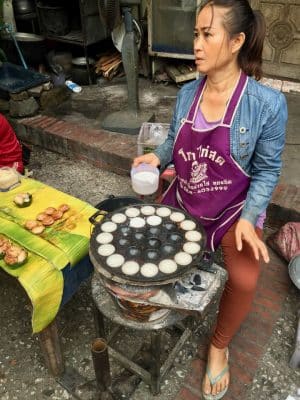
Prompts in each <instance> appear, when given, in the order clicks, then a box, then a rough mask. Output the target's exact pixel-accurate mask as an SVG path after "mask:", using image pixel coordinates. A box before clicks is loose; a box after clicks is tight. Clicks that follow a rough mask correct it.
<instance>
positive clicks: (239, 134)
mask: <svg viewBox="0 0 300 400" xmlns="http://www.w3.org/2000/svg"><path fill="white" fill-rule="evenodd" d="M200 82H201V79H198V80H195V81H192V82H189V83H187V84H186V85H184V86H183V87H182V88H181V90H180V91H179V93H178V96H177V102H176V106H175V110H174V114H173V118H172V121H171V125H170V130H169V133H168V137H167V139H166V141H165V142H164V143H163V144H162V145H160V146H158V147H157V148H156V150H155V151H154V153H155V154H156V155H157V156H158V158H159V159H160V162H161V168H162V169H163V168H164V167H165V166H166V165H167V164H168V163H169V162H171V161H172V150H173V143H174V139H175V137H176V135H177V133H178V130H179V128H180V125H181V124H182V122H183V120H184V119H185V118H186V117H187V114H188V110H189V108H190V106H191V103H192V101H193V99H194V96H195V93H196V90H197V89H198V86H199V84H200ZM286 122H287V104H286V99H285V97H284V95H283V94H282V93H281V92H279V91H277V90H275V89H272V88H269V87H267V86H264V85H262V84H260V83H259V82H257V81H255V80H254V79H252V78H250V77H249V81H248V84H247V87H246V90H245V92H244V94H243V96H242V99H241V102H240V104H239V106H238V109H237V112H236V114H235V116H234V120H233V124H232V126H231V129H230V148H231V154H232V156H233V158H234V159H235V160H236V162H237V163H238V164H239V165H240V166H241V168H242V169H243V170H244V171H245V172H246V173H247V174H249V175H250V176H251V184H250V188H249V191H248V195H247V198H246V202H245V206H244V208H243V211H242V215H241V218H245V219H247V220H248V221H250V222H251V223H252V224H253V225H255V224H256V222H257V219H258V217H259V215H261V214H262V213H263V212H264V211H265V210H266V208H267V206H268V204H269V201H270V199H271V197H272V193H273V190H274V188H275V186H276V184H277V182H278V178H279V175H280V170H281V165H282V162H281V154H282V151H283V148H284V144H285V129H286Z"/></svg>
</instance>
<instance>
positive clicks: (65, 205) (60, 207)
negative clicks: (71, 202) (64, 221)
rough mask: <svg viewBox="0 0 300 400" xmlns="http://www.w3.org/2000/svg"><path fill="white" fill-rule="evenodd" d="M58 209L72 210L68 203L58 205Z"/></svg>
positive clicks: (63, 210) (62, 210)
mask: <svg viewBox="0 0 300 400" xmlns="http://www.w3.org/2000/svg"><path fill="white" fill-rule="evenodd" d="M58 210H59V211H61V212H63V213H65V212H66V211H69V210H70V207H69V206H68V204H61V205H60V206H59V207H58Z"/></svg>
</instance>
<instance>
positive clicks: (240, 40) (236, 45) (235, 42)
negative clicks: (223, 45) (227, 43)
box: [231, 32, 246, 54]
mask: <svg viewBox="0 0 300 400" xmlns="http://www.w3.org/2000/svg"><path fill="white" fill-rule="evenodd" d="M245 40H246V35H245V34H244V32H241V33H239V34H237V35H235V36H234V38H233V39H232V40H231V42H232V47H231V50H232V54H235V53H238V52H239V51H240V49H241V48H242V46H243V44H244V43H245Z"/></svg>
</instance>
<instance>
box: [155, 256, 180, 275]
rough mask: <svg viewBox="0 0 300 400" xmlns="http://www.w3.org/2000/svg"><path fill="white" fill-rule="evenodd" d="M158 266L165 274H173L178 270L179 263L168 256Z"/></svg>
mask: <svg viewBox="0 0 300 400" xmlns="http://www.w3.org/2000/svg"><path fill="white" fill-rule="evenodd" d="M158 268H159V270H160V271H161V272H163V273H164V274H173V272H175V271H176V270H177V264H176V262H175V261H173V260H170V259H169V258H167V259H165V260H162V261H161V262H160V263H159V264H158Z"/></svg>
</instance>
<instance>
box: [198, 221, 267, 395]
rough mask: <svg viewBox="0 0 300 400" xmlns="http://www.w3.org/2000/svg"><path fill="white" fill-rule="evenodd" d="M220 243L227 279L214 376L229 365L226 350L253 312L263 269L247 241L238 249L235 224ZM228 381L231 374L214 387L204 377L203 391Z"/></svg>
mask: <svg viewBox="0 0 300 400" xmlns="http://www.w3.org/2000/svg"><path fill="white" fill-rule="evenodd" d="M256 233H257V235H258V236H259V237H260V238H261V236H262V231H261V229H256ZM221 246H222V252H223V259H224V263H225V267H226V269H227V272H228V281H227V282H226V285H225V289H224V292H223V295H222V298H221V301H220V306H219V313H218V317H217V325H216V329H215V333H214V335H213V338H212V340H211V345H210V348H209V352H208V365H209V368H210V371H211V374H212V376H217V375H218V374H219V373H220V372H221V371H222V370H223V369H224V368H225V367H226V365H227V359H226V349H227V347H228V344H229V342H230V341H231V339H232V337H233V336H234V335H235V333H236V332H237V331H238V329H239V327H240V325H241V324H242V322H243V320H244V319H245V318H246V316H247V314H248V312H249V311H250V308H251V304H252V300H253V297H254V293H255V289H256V285H257V279H258V276H259V271H260V268H259V262H258V261H257V260H256V259H255V257H254V254H253V251H252V249H251V248H250V246H249V245H248V244H247V243H246V242H243V249H242V251H238V250H237V248H236V244H235V224H234V225H233V226H232V227H231V228H230V229H229V230H228V232H227V233H226V234H225V235H224V237H223V239H222V243H221ZM228 383H229V373H227V374H225V375H224V377H223V378H222V379H221V380H220V382H219V383H217V384H216V385H214V386H213V387H211V385H210V383H209V380H208V377H207V376H205V379H204V382H203V390H204V392H205V393H212V394H216V393H218V392H220V391H222V390H223V389H224V388H225V387H226V386H227V385H228Z"/></svg>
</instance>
